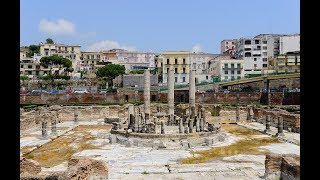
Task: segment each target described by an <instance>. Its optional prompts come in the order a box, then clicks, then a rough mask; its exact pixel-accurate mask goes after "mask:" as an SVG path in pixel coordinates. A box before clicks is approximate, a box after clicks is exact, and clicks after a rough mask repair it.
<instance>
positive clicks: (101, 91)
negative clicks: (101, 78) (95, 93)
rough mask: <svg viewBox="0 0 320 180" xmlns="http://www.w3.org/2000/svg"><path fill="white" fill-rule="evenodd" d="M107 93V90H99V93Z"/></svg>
mask: <svg viewBox="0 0 320 180" xmlns="http://www.w3.org/2000/svg"><path fill="white" fill-rule="evenodd" d="M107 92H108V90H107V89H100V90H99V93H107Z"/></svg>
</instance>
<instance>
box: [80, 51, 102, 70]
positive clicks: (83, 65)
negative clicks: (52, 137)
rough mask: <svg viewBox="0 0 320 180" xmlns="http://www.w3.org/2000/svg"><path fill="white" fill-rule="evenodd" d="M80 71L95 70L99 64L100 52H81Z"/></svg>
mask: <svg viewBox="0 0 320 180" xmlns="http://www.w3.org/2000/svg"><path fill="white" fill-rule="evenodd" d="M80 60H81V62H80V71H84V72H95V71H96V70H97V69H98V68H99V67H100V66H99V65H100V62H101V53H100V52H81V57H80Z"/></svg>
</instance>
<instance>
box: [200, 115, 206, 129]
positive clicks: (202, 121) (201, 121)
mask: <svg viewBox="0 0 320 180" xmlns="http://www.w3.org/2000/svg"><path fill="white" fill-rule="evenodd" d="M204 126H205V122H204V119H203V118H201V119H200V132H203V131H204Z"/></svg>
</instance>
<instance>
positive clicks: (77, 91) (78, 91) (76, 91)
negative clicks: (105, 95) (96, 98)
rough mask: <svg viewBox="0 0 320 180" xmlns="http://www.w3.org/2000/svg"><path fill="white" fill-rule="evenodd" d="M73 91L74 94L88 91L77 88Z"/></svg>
mask: <svg viewBox="0 0 320 180" xmlns="http://www.w3.org/2000/svg"><path fill="white" fill-rule="evenodd" d="M73 93H76V94H87V93H89V92H88V90H86V89H77V90H74V91H73Z"/></svg>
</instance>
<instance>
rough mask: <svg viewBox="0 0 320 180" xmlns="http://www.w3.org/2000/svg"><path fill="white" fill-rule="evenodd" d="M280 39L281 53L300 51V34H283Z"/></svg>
mask: <svg viewBox="0 0 320 180" xmlns="http://www.w3.org/2000/svg"><path fill="white" fill-rule="evenodd" d="M279 41H280V54H281V55H283V54H286V53H288V52H294V51H300V34H293V35H287V36H282V37H280V38H279Z"/></svg>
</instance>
